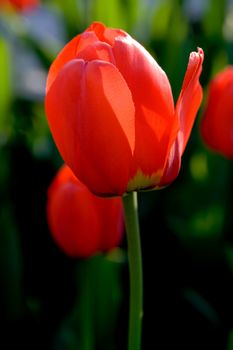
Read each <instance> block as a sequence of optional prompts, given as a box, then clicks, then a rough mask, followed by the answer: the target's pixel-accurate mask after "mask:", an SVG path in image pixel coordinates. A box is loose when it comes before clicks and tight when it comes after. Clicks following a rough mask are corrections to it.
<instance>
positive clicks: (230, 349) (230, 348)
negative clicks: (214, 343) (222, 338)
mask: <svg viewBox="0 0 233 350" xmlns="http://www.w3.org/2000/svg"><path fill="white" fill-rule="evenodd" d="M227 350H233V329H232V330H231V331H230V333H229V337H228V343H227Z"/></svg>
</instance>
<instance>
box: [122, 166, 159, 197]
mask: <svg viewBox="0 0 233 350" xmlns="http://www.w3.org/2000/svg"><path fill="white" fill-rule="evenodd" d="M161 177H162V170H158V171H157V172H156V173H153V174H152V175H145V174H143V172H142V171H141V170H138V172H137V173H136V174H135V176H134V177H133V178H132V179H131V180H130V181H129V182H128V186H127V192H131V191H139V190H145V189H147V188H150V187H151V188H154V187H156V185H158V184H159V182H160V179H161Z"/></svg>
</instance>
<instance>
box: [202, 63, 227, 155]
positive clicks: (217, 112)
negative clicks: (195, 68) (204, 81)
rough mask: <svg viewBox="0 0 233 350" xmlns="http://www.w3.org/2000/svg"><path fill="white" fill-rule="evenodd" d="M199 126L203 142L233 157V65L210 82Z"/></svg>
mask: <svg viewBox="0 0 233 350" xmlns="http://www.w3.org/2000/svg"><path fill="white" fill-rule="evenodd" d="M200 128H201V135H202V137H203V140H204V142H205V143H206V144H207V145H208V146H209V147H210V148H211V149H213V150H215V151H217V152H219V153H221V154H222V155H224V156H226V157H229V158H233V66H229V67H227V68H225V69H224V70H223V71H222V72H220V73H218V74H217V75H216V76H215V77H214V79H213V80H212V81H211V82H210V86H209V94H208V99H207V106H206V109H205V112H204V115H203V118H202V120H201V123H200Z"/></svg>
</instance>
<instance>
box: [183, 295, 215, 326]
mask: <svg viewBox="0 0 233 350" xmlns="http://www.w3.org/2000/svg"><path fill="white" fill-rule="evenodd" d="M183 295H184V298H185V299H186V300H188V301H189V302H190V303H191V304H192V305H193V306H194V307H195V309H196V310H197V311H198V312H200V313H201V314H202V315H203V316H204V317H205V318H207V319H208V320H209V321H210V322H211V323H213V324H215V325H218V324H219V323H220V318H219V316H218V314H217V312H216V311H215V309H214V308H213V306H212V305H211V304H210V303H209V302H208V301H207V300H205V298H203V296H202V295H200V294H199V293H197V292H196V291H195V290H193V289H186V290H185V291H184V293H183Z"/></svg>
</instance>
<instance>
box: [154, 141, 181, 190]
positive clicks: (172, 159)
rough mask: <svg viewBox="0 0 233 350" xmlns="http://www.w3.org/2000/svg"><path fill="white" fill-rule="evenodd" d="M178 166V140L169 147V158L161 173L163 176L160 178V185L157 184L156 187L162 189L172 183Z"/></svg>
mask: <svg viewBox="0 0 233 350" xmlns="http://www.w3.org/2000/svg"><path fill="white" fill-rule="evenodd" d="M180 166H181V156H180V150H179V144H178V139H176V141H175V142H174V143H173V145H172V147H171V150H170V153H169V157H168V160H167V163H166V166H165V169H164V172H163V176H162V178H161V181H160V183H159V184H158V187H164V186H166V185H169V184H170V183H171V182H172V181H174V180H175V178H176V177H177V175H178V174H179V171H180Z"/></svg>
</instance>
